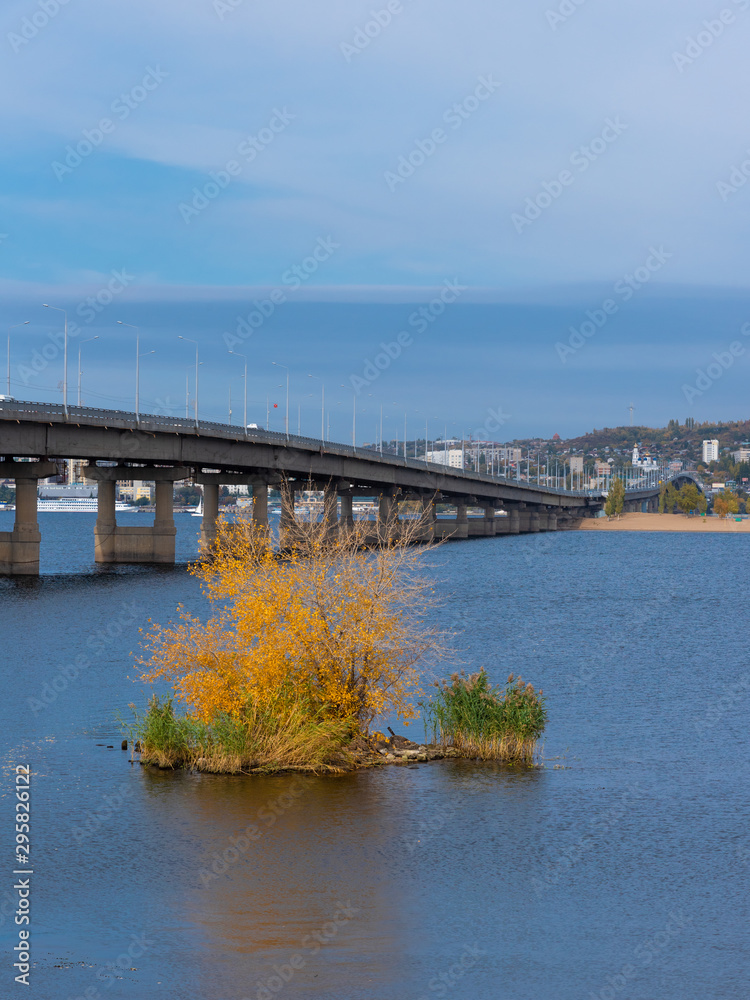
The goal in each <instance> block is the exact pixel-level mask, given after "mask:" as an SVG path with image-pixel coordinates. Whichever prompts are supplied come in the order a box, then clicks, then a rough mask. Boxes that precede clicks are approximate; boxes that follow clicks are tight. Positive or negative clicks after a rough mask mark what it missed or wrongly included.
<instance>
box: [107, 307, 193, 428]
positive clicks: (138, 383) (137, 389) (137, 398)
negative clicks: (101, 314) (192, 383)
mask: <svg viewBox="0 0 750 1000" xmlns="http://www.w3.org/2000/svg"><path fill="white" fill-rule="evenodd" d="M117 322H118V323H119V324H120V326H129V327H130V329H131V330H135V422H136V424H138V423H140V419H141V358H145V357H146V356H147V355H148V354H155V353H156V351H144V352H143V354H141V330H140V327H137V326H133V324H132V323H123V321H122V320H121V319H118V321H117ZM197 378H198V377H197V375H196V383H197Z"/></svg>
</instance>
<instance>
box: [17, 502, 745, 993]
mask: <svg viewBox="0 0 750 1000" xmlns="http://www.w3.org/2000/svg"><path fill="white" fill-rule="evenodd" d="M12 517H13V515H12V513H6V512H0V530H4V529H7V528H8V527H9V526H10V523H11V521H12ZM138 517H142V515H126V516H125V517H123V519H122V520H123V523H125V521H126V520H128V521H129V520H130V519H132V520H133V523H140V522H139V521H138V520H135V519H136V518H138ZM93 522H94V516H93V515H91V516H89V515H85V514H75V515H74V514H46V515H44V514H43V515H40V523H41V526H42V533H43V560H42V570H43V576H42V578H41V579H40V580H39V581H34V582H14V581H10V580H0V636H1V645H0V652H1V653H2V656H1V658H0V670H1V671H2V693H3V698H2V707H1V708H0V713H1V716H0V725H1V731H2V734H3V740H2V748H3V749H2V759H1V763H2V783H3V787H2V789H1V791H0V794H1V795H2V798H1V799H0V802H1V803H2V817H1V825H0V841H1V842H3V843H5V844H6V845H7V848H6V849H4V850H2V851H0V857H2V858H3V859H4V862H3V864H4V870H3V872H2V889H1V891H0V901H1V902H0V911H1V912H0V921H1V925H0V934H2V939H3V944H4V951H3V955H4V963H3V967H2V969H0V996H2V997H5V996H16V995H18V996H21V995H26V996H32V997H41V998H44V1000H74V998H86V1000H97V998H107V1000H120V998H128V1000H147V998H151V997H164V998H168V1000H172V998H174V1000H244V998H253V1000H255V998H256V997H260V998H268V997H273V996H281V997H289V998H297V997H299V998H302V997H305V998H306V997H320V998H326V1000H328V998H331V1000H338V998H341V1000H360V998H361V1000H402V998H420V997H439V996H448V997H454V998H480V1000H484V998H492V1000H496V998H499V1000H505V998H508V1000H547V998H549V1000H574V998H575V1000H578V998H586V1000H588V998H590V997H592V996H593V997H597V998H598V997H602V998H608V1000H613V998H615V997H621V998H629V1000H661V998H669V1000H698V998H700V1000H705V998H706V997H710V998H721V1000H727V998H735V997H737V998H743V1000H744V998H746V997H747V996H748V995H750V976H749V975H748V968H749V959H748V947H747V923H748V916H749V915H750V914H749V913H748V909H749V905H748V870H749V866H750V843H749V842H748V828H749V825H750V810H749V809H748V795H747V789H748V759H747V738H746V733H747V712H748V706H749V705H750V667H748V664H747V658H746V653H745V647H746V641H745V638H744V633H743V628H744V626H743V621H744V612H743V610H742V609H743V606H744V601H745V597H744V586H743V582H742V579H741V574H737V573H736V569H737V568H739V567H741V566H742V565H744V564H745V563H746V552H745V547H746V545H747V541H746V540H745V538H744V537H742V536H740V535H716V534H714V535H708V536H703V535H694V534H684V535H682V534H671V533H665V534H658V533H654V534H651V533H624V532H617V533H612V534H607V533H605V532H578V533H577V532H565V533H559V534H550V535H535V536H531V535H529V536H519V537H499V538H495V539H487V540H484V539H477V540H471V541H465V542H461V543H456V544H451V545H448V546H445V547H443V548H441V549H439V550H437V551H436V552H434V553H432V554H430V556H429V557H428V558H429V563H430V571H431V572H433V573H434V574H435V578H436V580H437V581H438V582H437V585H436V589H437V592H438V594H439V595H440V597H441V598H442V605H441V607H439V608H438V609H436V611H435V615H436V617H437V618H438V619H439V620H440V621H441V622H442V624H444V625H445V626H446V627H447V628H449V629H452V630H454V631H455V632H456V633H457V638H456V643H457V648H458V649H459V651H460V665H463V666H464V667H466V668H467V669H476V668H478V667H479V666H486V667H487V669H488V671H489V672H490V674H491V675H492V677H493V679H494V680H496V681H498V682H501V681H504V679H505V677H506V675H507V674H508V673H510V672H511V671H513V672H515V673H519V672H520V673H522V674H523V676H524V678H525V679H530V680H532V681H533V682H534V683H535V684H536V685H540V686H542V687H543V688H544V691H545V694H546V695H547V697H548V708H549V725H548V732H547V738H546V743H545V746H544V753H543V758H544V766H543V767H540V768H538V769H535V770H512V769H504V768H501V767H498V766H494V765H487V764H483V765H480V764H475V763H473V762H448V761H444V762H436V763H431V764H423V765H420V766H414V767H409V768H396V767H390V768H383V769H381V770H379V771H365V772H361V773H357V774H351V775H343V776H335V777H321V778H311V779H304V780H301V779H299V778H297V777H295V776H288V775H284V776H277V777H262V778H259V777H253V778H231V777H215V776H213V777H212V776H197V775H191V774H184V773H181V772H176V773H172V772H164V771H157V770H152V769H146V768H141V767H140V766H138V765H137V764H132V763H130V760H129V754H127V753H125V752H122V751H121V750H120V749H119V745H120V740H121V735H120V732H119V730H118V726H117V723H116V721H115V714H116V713H117V712H121V713H123V714H124V715H127V712H128V708H127V706H128V704H129V703H130V702H136V703H137V704H139V705H143V704H144V703H145V699H146V692H144V691H143V690H142V689H141V688H140V686H139V685H138V684H137V683H135V682H134V681H133V680H132V679H131V678H132V677H133V675H134V673H135V671H134V667H133V661H132V658H131V652H132V651H133V650H135V649H137V646H138V641H139V635H138V629H139V628H140V627H141V626H142V625H144V624H145V623H146V621H147V619H148V618H153V619H154V620H155V621H161V622H164V621H166V620H168V619H169V618H170V616H173V614H174V609H175V607H176V605H177V603H178V602H183V603H184V604H185V606H186V607H187V609H188V610H191V611H195V612H202V611H204V610H205V607H204V602H203V600H202V598H201V595H200V593H199V590H198V588H197V585H196V583H195V581H194V580H193V579H192V578H191V577H189V576H187V574H186V572H185V568H184V566H178V567H177V568H175V569H167V570H159V569H141V568H127V569H119V570H117V571H105V572H101V571H96V570H94V569H93V566H92V559H93V537H92V531H93ZM177 522H178V554H179V558H181V559H183V560H186V559H188V558H190V556H191V555H192V554H193V553H194V552H195V547H196V532H197V530H198V527H199V524H200V522H199V521H198V520H197V519H195V518H190V517H188V516H184V517H178V518H177ZM735 577H739V578H738V579H737V582H735ZM730 582H731V583H732V587H730V586H729V583H730ZM77 657H83V658H84V659H83V660H80V661H79V663H81V664H83V666H81V669H80V672H79V676H78V677H76V678H74V679H70V680H65V678H64V675H63V673H62V671H63V668H65V667H67V666H68V665H70V664H75V662H76V658H77ZM456 662H458V660H456ZM452 665H453V664H452V663H450V664H447V665H446V672H447V671H448V670H449V669H450V668H451V667H452ZM68 673H69V674H71V673H72V671H70V670H69V671H68ZM45 695H46V703H45V700H44V696H45ZM402 731H403V730H402ZM409 732H410V733H411V734H412V735H415V733H414V730H413V729H412V730H410V731H409ZM416 735H417V736H419V735H421V734H420V732H419V727H416ZM108 746H112V747H114V749H108ZM24 763H29V764H30V766H31V769H32V773H33V777H32V816H33V820H32V826H31V833H32V862H33V875H31V876H29V877H30V879H31V880H32V923H31V929H32V949H33V952H32V954H33V968H32V973H31V982H32V987H31V989H29V990H27V991H26V992H25V993H24V992H23V988H22V987H20V986H17V985H16V984H15V983H14V982H13V978H12V977H13V975H14V973H15V970H13V969H12V964H11V963H12V961H13V959H12V958H11V957H10V955H11V948H12V945H13V944H15V943H16V942H17V940H18V938H17V928H16V927H15V926H14V925H13V922H12V920H13V916H12V910H11V906H10V901H12V900H13V899H14V898H15V896H14V893H13V890H12V886H13V878H14V876H13V875H12V867H13V861H12V844H13V832H12V823H11V814H12V809H13V803H14V798H13V797H12V793H13V775H14V773H15V767H16V765H18V764H24ZM417 771H418V772H419V773H417ZM233 838H234V839H233ZM222 856H223V858H222ZM217 859H218V863H217V864H216V867H217V869H218V870H219V871H218V874H217V873H216V872H214V871H213V870H212V865H213V864H214V862H217Z"/></svg>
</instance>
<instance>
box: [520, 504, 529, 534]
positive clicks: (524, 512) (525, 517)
mask: <svg viewBox="0 0 750 1000" xmlns="http://www.w3.org/2000/svg"><path fill="white" fill-rule="evenodd" d="M530 522H531V511H530V510H528V509H527V508H526V507H523V506H519V508H518V531H519V533H520V534H522V535H525V534H526V532H527V531H530V530H531V527H530Z"/></svg>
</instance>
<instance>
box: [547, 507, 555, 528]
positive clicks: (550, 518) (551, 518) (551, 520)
mask: <svg viewBox="0 0 750 1000" xmlns="http://www.w3.org/2000/svg"><path fill="white" fill-rule="evenodd" d="M547 531H557V514H555V513H554V512H553V511H550V512H549V513H548V514H547Z"/></svg>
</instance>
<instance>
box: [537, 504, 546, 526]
mask: <svg viewBox="0 0 750 1000" xmlns="http://www.w3.org/2000/svg"><path fill="white" fill-rule="evenodd" d="M537 515H538V517H539V530H540V531H546V530H547V519H548V517H549V515H548V513H547V511H546V509H545V508H544V507H543V508H542V509H541V510H539V511H537Z"/></svg>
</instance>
